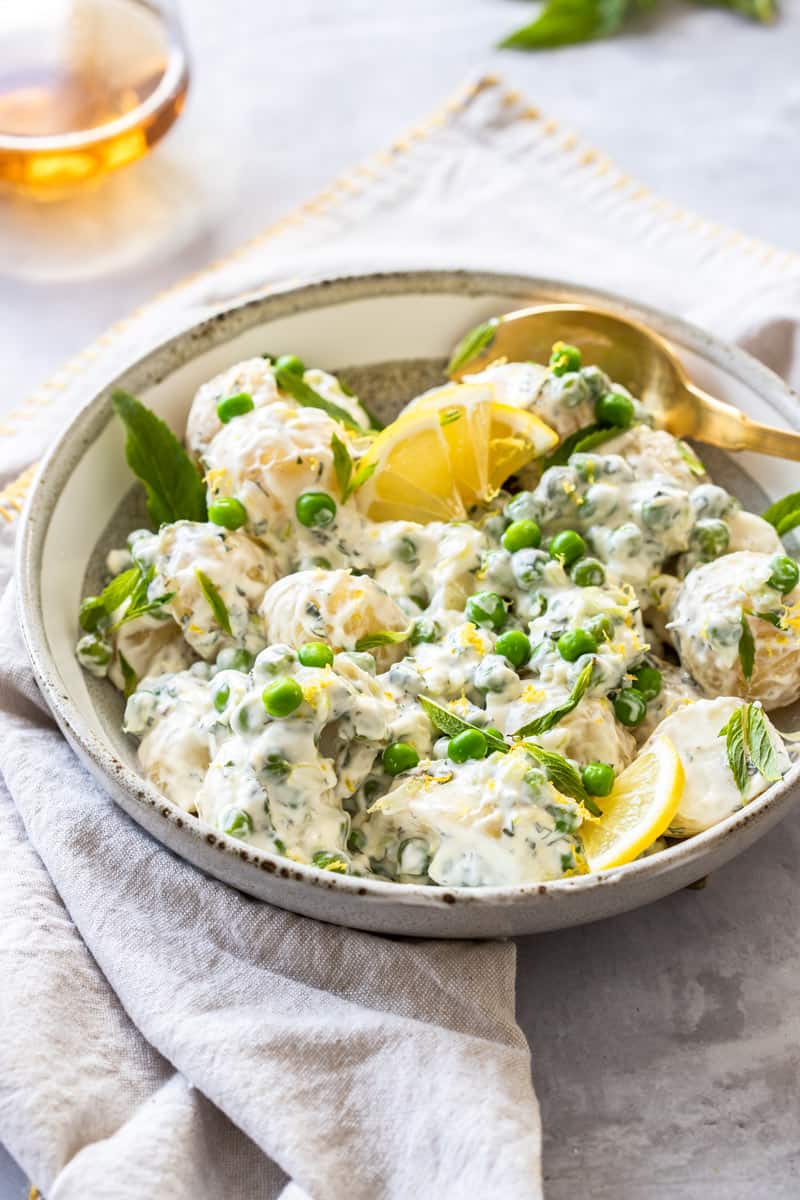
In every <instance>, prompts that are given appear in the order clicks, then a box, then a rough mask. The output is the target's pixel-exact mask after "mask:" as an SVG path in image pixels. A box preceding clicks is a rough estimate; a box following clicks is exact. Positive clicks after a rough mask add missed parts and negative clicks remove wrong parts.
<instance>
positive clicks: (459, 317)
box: [21, 273, 797, 927]
mask: <svg viewBox="0 0 800 1200" xmlns="http://www.w3.org/2000/svg"><path fill="white" fill-rule="evenodd" d="M548 299H550V300H554V301H556V300H558V301H564V300H574V301H584V302H591V301H594V302H596V303H600V304H605V305H606V306H615V307H617V308H618V309H622V310H623V311H627V312H628V313H630V315H632V316H635V317H638V318H639V319H640V320H643V321H645V322H646V323H649V324H650V325H651V326H652V327H653V328H655V329H656V330H658V331H659V332H660V333H661V334H662V335H663V336H665V337H667V338H668V339H669V340H670V341H672V343H673V345H675V347H676V349H677V350H678V352H679V353H680V356H681V358H682V359H683V361H684V363H685V365H686V367H687V369H688V371H689V373H690V375H691V376H692V377H693V378H694V379H695V380H696V381H697V382H698V383H699V384H701V386H703V387H705V388H706V389H707V390H709V391H711V392H712V393H713V394H716V395H718V396H719V397H720V398H721V399H723V400H727V401H729V402H731V403H733V404H735V405H737V406H739V407H741V408H742V409H743V410H744V411H746V412H748V413H749V414H750V415H752V416H753V417H755V418H757V419H759V420H762V421H766V422H769V423H776V424H786V423H796V421H797V412H796V408H795V400H794V398H793V397H792V395H791V394H790V393H789V392H788V390H787V389H786V388H785V387H784V386H783V385H782V384H781V383H780V381H779V380H777V379H776V378H775V377H774V376H772V375H771V374H770V373H769V372H768V371H766V369H765V368H763V367H761V366H760V365H759V364H757V363H755V362H754V361H753V360H751V359H749V358H748V357H747V356H746V355H744V354H742V353H741V352H739V351H737V350H734V349H732V348H730V347H726V346H724V345H722V344H721V343H718V342H716V341H715V340H714V339H711V338H708V337H707V336H705V335H703V334H701V333H700V332H699V331H697V330H694V329H692V328H691V327H688V326H684V325H683V324H682V323H680V322H677V321H675V320H672V319H670V318H668V317H665V316H663V315H661V314H657V313H653V312H650V311H648V310H645V309H642V308H641V307H634V306H629V305H626V304H625V303H624V302H623V301H620V300H618V299H617V298H614V297H608V296H603V295H599V296H598V294H597V293H593V292H589V291H588V290H582V289H578V288H574V287H564V286H562V285H560V284H557V283H549V282H547V281H535V280H528V279H517V278H515V277H501V276H483V275H473V274H469V275H464V274H459V273H423V274H410V275H398V276H373V277H365V278H364V277H362V278H357V279H353V280H342V281H338V282H336V283H334V284H318V285H310V286H309V287H307V288H303V289H298V290H294V291H292V292H287V293H279V294H276V295H270V296H267V297H264V298H262V299H259V300H256V301H252V302H250V303H248V304H247V305H244V306H242V307H240V308H237V309H234V310H231V311H229V312H227V313H224V314H221V315H220V316H218V317H216V318H214V319H212V320H211V321H207V322H205V323H204V324H203V325H201V326H198V327H195V328H194V329H192V330H189V331H188V332H186V333H185V334H182V335H179V336H178V337H177V338H175V339H173V341H172V342H170V343H168V344H166V345H165V346H164V347H161V348H160V349H158V350H156V351H155V352H153V353H152V354H150V355H149V356H147V357H146V358H144V359H142V360H141V361H139V362H138V363H136V364H135V365H134V366H132V367H131V368H130V369H129V370H127V371H125V372H124V373H123V374H122V375H121V376H119V377H118V378H117V379H115V380H114V381H113V383H112V384H111V385H110V386H109V388H108V389H107V390H106V391H104V392H103V393H101V394H100V395H99V396H96V397H94V398H92V399H89V400H88V401H87V404H86V406H85V407H84V408H83V409H82V410H81V411H80V413H79V414H78V415H77V416H76V418H75V420H74V421H73V423H72V425H71V427H70V429H69V430H68V432H67V434H66V435H64V437H62V440H61V442H60V443H59V445H58V446H57V447H56V449H55V450H54V451H53V452H52V453H51V456H50V459H49V462H48V464H47V466H46V469H45V470H44V472H43V474H42V476H41V478H40V481H39V483H38V485H37V488H36V489H35V493H34V496H33V498H32V501H31V506H30V509H29V512H28V516H27V529H26V537H25V539H23V540H24V541H25V543H26V545H25V546H23V548H22V551H21V553H22V573H23V575H27V577H28V579H29V582H30V590H31V593H32V594H33V597H34V599H33V600H32V601H31V602H32V603H33V605H34V606H35V607H36V609H37V613H38V617H37V619H38V620H39V621H40V629H41V632H42V633H43V638H44V641H45V642H46V653H47V664H48V668H49V671H48V679H49V681H50V683H51V685H52V689H53V690H54V691H55V692H56V693H57V696H58V698H59V699H62V698H63V700H64V701H65V702H66V703H67V705H68V708H69V713H70V719H69V721H68V724H71V726H72V728H73V732H74V733H75V735H76V739H77V741H79V742H81V741H83V733H82V732H81V730H85V731H88V735H90V736H91V737H92V738H94V739H97V740H98V741H99V743H100V744H101V745H103V746H105V747H107V748H108V749H109V750H111V751H112V753H113V754H114V755H115V756H116V758H118V759H121V760H122V762H123V763H124V764H126V765H127V766H129V767H131V768H133V769H134V770H135V768H136V762H135V749H134V747H133V745H132V744H131V743H130V742H129V741H128V739H126V738H125V737H124V736H123V735H122V734H121V733H120V731H119V723H120V714H121V700H120V698H119V697H118V695H117V694H116V693H114V692H113V689H111V687H110V685H106V684H104V683H98V682H97V681H94V680H91V679H90V678H89V677H87V676H86V675H84V673H83V672H82V670H81V669H80V668H79V667H78V665H77V662H76V660H75V658H74V653H73V650H74V644H75V641H76V637H77V634H78V629H77V620H76V614H77V610H78V605H79V602H80V599H81V596H82V594H84V588H85V586H86V584H88V586H90V587H95V586H96V585H97V583H98V581H99V575H100V570H101V564H102V560H103V556H104V554H105V552H106V550H107V549H109V548H110V547H111V546H113V545H120V544H122V543H123V542H124V538H125V535H126V534H127V532H128V531H129V530H130V529H131V528H134V527H136V525H137V523H138V522H139V521H140V519H141V508H140V507H139V505H140V501H139V499H138V498H137V496H136V490H135V489H134V491H132V490H131V477H130V474H129V472H128V470H127V468H126V466H125V460H124V450H123V432H122V429H121V427H120V424H119V422H117V421H116V419H113V418H112V416H111V412H110V406H109V402H108V401H109V395H110V391H111V390H112V388H113V387H114V386H121V387H124V388H126V389H128V390H130V391H132V392H134V393H135V394H137V395H138V396H139V397H140V399H142V400H143V401H144V402H145V403H146V404H148V405H149V406H150V407H152V408H153V409H155V410H156V411H157V412H158V413H159V414H160V415H161V416H162V417H163V418H164V419H165V420H166V421H168V423H169V424H170V425H171V426H172V427H173V428H174V429H175V430H176V431H178V432H179V433H180V432H182V431H183V427H184V425H185V420H186V415H187V412H188V408H189V405H190V403H191V399H192V396H193V394H194V392H195V390H196V389H197V388H198V387H199V385H200V384H201V383H203V382H204V381H205V380H207V379H209V378H210V377H211V376H213V375H215V374H217V373H218V372H220V371H222V370H223V369H225V368H226V367H227V366H229V365H231V364H232V363H235V362H236V361H238V360H240V359H243V358H247V357H251V356H255V355H260V354H263V353H265V352H269V353H276V354H277V353H287V352H293V353H296V354H298V355H300V356H301V357H302V358H303V359H304V360H305V361H307V362H310V363H314V364H315V365H319V366H323V367H326V368H328V369H331V370H341V372H342V375H343V376H344V378H345V379H347V380H348V382H349V383H350V384H351V385H352V386H354V388H355V390H356V391H357V392H359V394H362V395H363V396H364V397H365V399H366V400H367V402H368V403H369V404H370V405H371V407H373V408H374V409H375V410H376V411H377V412H378V413H379V415H380V416H381V417H383V418H384V419H385V418H390V417H391V416H392V415H393V414H394V412H396V411H397V409H398V408H399V407H401V406H402V405H403V404H404V403H405V402H406V401H407V400H408V399H409V398H410V397H411V396H412V395H414V394H416V393H417V392H418V391H420V390H422V389H423V388H425V387H430V386H433V385H434V384H436V383H437V382H438V381H439V380H440V379H441V378H442V374H441V372H442V367H443V364H444V361H445V359H446V356H447V354H448V352H449V351H450V349H451V348H452V346H453V345H454V344H455V342H456V341H457V340H458V338H459V337H460V336H461V335H462V334H463V333H464V331H465V330H466V329H468V328H469V327H470V326H471V325H474V324H476V323H477V322H479V321H481V320H484V319H485V318H487V317H489V316H492V315H495V314H497V313H499V312H503V311H505V310H508V309H511V308H514V307H518V306H520V305H521V304H523V303H535V302H542V301H545V300H548ZM701 453H702V454H703V457H704V459H705V460H706V462H707V463H708V465H709V468H710V469H711V472H712V475H713V476H714V477H715V479H716V480H717V481H718V482H720V483H722V484H723V486H726V487H727V488H728V489H729V490H730V491H732V492H733V493H734V494H735V495H737V496H738V497H739V498H740V499H741V500H742V501H743V503H744V504H745V505H746V506H749V507H752V508H753V509H754V510H755V511H756V512H758V511H760V510H761V508H762V507H763V506H764V505H765V504H767V503H769V502H770V500H771V499H773V498H776V497H778V496H780V495H782V494H784V493H785V492H787V491H790V490H792V484H793V483H794V484H795V486H796V467H794V466H792V464H789V463H784V462H781V461H777V460H771V459H767V458H763V457H761V456H758V455H752V454H742V455H739V456H737V458H736V461H735V462H734V461H733V460H731V459H728V458H727V457H726V456H725V455H722V454H719V453H718V452H712V451H708V450H707V449H706V448H701ZM37 507H38V508H40V509H41V512H42V513H43V514H45V516H46V527H43V526H42V524H41V522H40V524H39V526H38V528H37ZM37 637H38V635H37V634H36V631H35V630H34V634H33V637H32V638H31V636H29V644H30V642H31V640H33V641H34V642H36V640H37ZM35 649H36V647H34V650H35ZM36 658H37V655H36V654H34V659H35V661H36ZM88 735H87V736H88ZM704 836H705V835H704ZM702 873H703V872H702V870H699V871H698V872H697V874H702ZM382 886H383V887H385V886H387V885H382ZM405 890H406V889H405V888H400V887H398V886H395V887H394V891H395V892H400V891H405ZM412 890H416V891H417V892H420V891H431V890H435V889H409V892H410V891H412ZM509 890H510V889H509ZM539 890H540V891H542V890H544V889H541V888H540V889H539ZM662 890H669V889H662ZM332 919H336V918H335V917H334V918H332ZM356 923H357V922H356ZM559 923H560V922H559V921H550V924H549V927H553V925H555V924H559Z"/></svg>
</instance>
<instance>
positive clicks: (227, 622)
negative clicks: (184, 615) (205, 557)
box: [195, 567, 233, 637]
mask: <svg viewBox="0 0 800 1200" xmlns="http://www.w3.org/2000/svg"><path fill="white" fill-rule="evenodd" d="M195 578H196V579H197V582H198V583H199V584H200V590H201V591H202V593H203V595H204V596H205V598H206V600H207V601H208V605H209V607H210V609H211V611H212V612H213V614H214V619H215V621H216V622H217V624H218V625H219V627H220V629H222V630H223V632H225V633H227V635H228V637H232V636H233V634H232V630H231V619H230V616H229V615H228V609H227V607H226V605H225V601H224V600H223V599H222V596H220V594H219V592H218V590H217V588H216V587H215V586H214V584H213V583H212V582H211V580H210V579H209V578H208V576H207V575H206V573H205V572H204V571H201V570H200V568H199V567H197V568H196V569H195Z"/></svg>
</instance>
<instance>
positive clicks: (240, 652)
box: [217, 646, 253, 675]
mask: <svg viewBox="0 0 800 1200" xmlns="http://www.w3.org/2000/svg"><path fill="white" fill-rule="evenodd" d="M252 665H253V655H252V654H251V653H250V651H249V650H245V649H244V648H243V647H241V646H239V647H237V649H235V650H234V648H233V647H232V646H226V647H225V648H224V649H223V650H220V652H219V654H218V655H217V670H218V671H241V672H242V673H243V674H245V675H246V674H247V672H248V671H249V670H250V668H251V667H252Z"/></svg>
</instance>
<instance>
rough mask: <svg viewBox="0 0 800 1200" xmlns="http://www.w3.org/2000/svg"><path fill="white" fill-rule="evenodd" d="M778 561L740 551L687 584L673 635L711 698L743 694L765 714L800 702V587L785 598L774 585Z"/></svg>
mask: <svg viewBox="0 0 800 1200" xmlns="http://www.w3.org/2000/svg"><path fill="white" fill-rule="evenodd" d="M779 561H780V559H779V558H776V557H775V556H770V555H768V554H758V553H756V552H755V551H751V550H738V551H736V552H735V553H734V554H726V555H724V556H723V557H722V558H718V559H716V560H715V561H714V562H710V563H706V564H704V565H703V566H699V567H695V568H694V570H692V571H690V572H689V574H688V575H687V576H686V579H685V580H684V581H683V585H682V586H681V589H680V591H679V593H678V596H677V599H676V601H675V606H674V608H673V611H672V619H671V621H670V623H669V630H670V632H671V634H672V637H673V640H674V642H675V645H676V647H677V649H678V653H679V654H680V659H681V663H682V664H683V666H684V667H685V668H686V670H688V671H689V672H690V673H691V675H692V676H693V677H694V679H695V680H696V681H697V683H698V684H699V686H700V688H701V689H702V691H703V692H704V693H705V695H707V696H719V695H723V696H743V697H745V698H746V699H748V700H760V701H761V702H762V703H763V705H764V706H765V708H781V707H783V706H784V705H786V704H792V703H793V702H794V701H795V700H797V699H798V697H800V631H799V630H798V625H800V621H798V617H800V587H797V586H796V585H795V586H794V587H793V588H792V590H791V591H789V592H787V593H782V590H781V588H780V587H779V586H778V587H776V586H773V583H774V582H775V581H776V580H777V576H776V575H775V570H776V567H775V564H776V562H779ZM795 577H796V576H795ZM771 580H772V582H770V581H771ZM776 626H777V627H776ZM748 635H749V636H748ZM751 639H752V651H753V652H752V668H751V669H750V664H749V658H750V657H751V655H750V653H749V651H748V647H749V644H750V640H751ZM748 673H749V678H748Z"/></svg>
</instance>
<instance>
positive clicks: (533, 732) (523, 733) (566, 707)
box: [511, 663, 594, 738]
mask: <svg viewBox="0 0 800 1200" xmlns="http://www.w3.org/2000/svg"><path fill="white" fill-rule="evenodd" d="M593 669H594V663H587V664H586V666H585V667H584V668H583V670H582V671H581V673H580V675H579V676H578V678H577V679H576V680H575V684H574V686H573V688H572V691H571V692H570V694H569V696H567V699H566V700H565V701H564V702H563V703H562V704H559V705H557V706H556V707H555V708H551V709H550V711H549V712H546V713H542V715H541V716H539V717H535V718H534V719H533V720H532V721H528V723H527V725H522V726H520V728H519V729H515V730H514V732H513V733H512V735H511V736H512V737H513V738H525V737H538V736H539V734H541V733H547V731H548V730H549V729H552V728H553V726H554V725H557V724H558V723H559V721H561V720H563V718H564V717H566V716H569V714H570V713H571V712H572V711H573V709H575V708H577V707H578V705H579V704H580V702H581V700H582V699H583V697H584V696H585V694H586V691H587V689H588V687H589V684H590V683H591V681H592V671H593Z"/></svg>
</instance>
